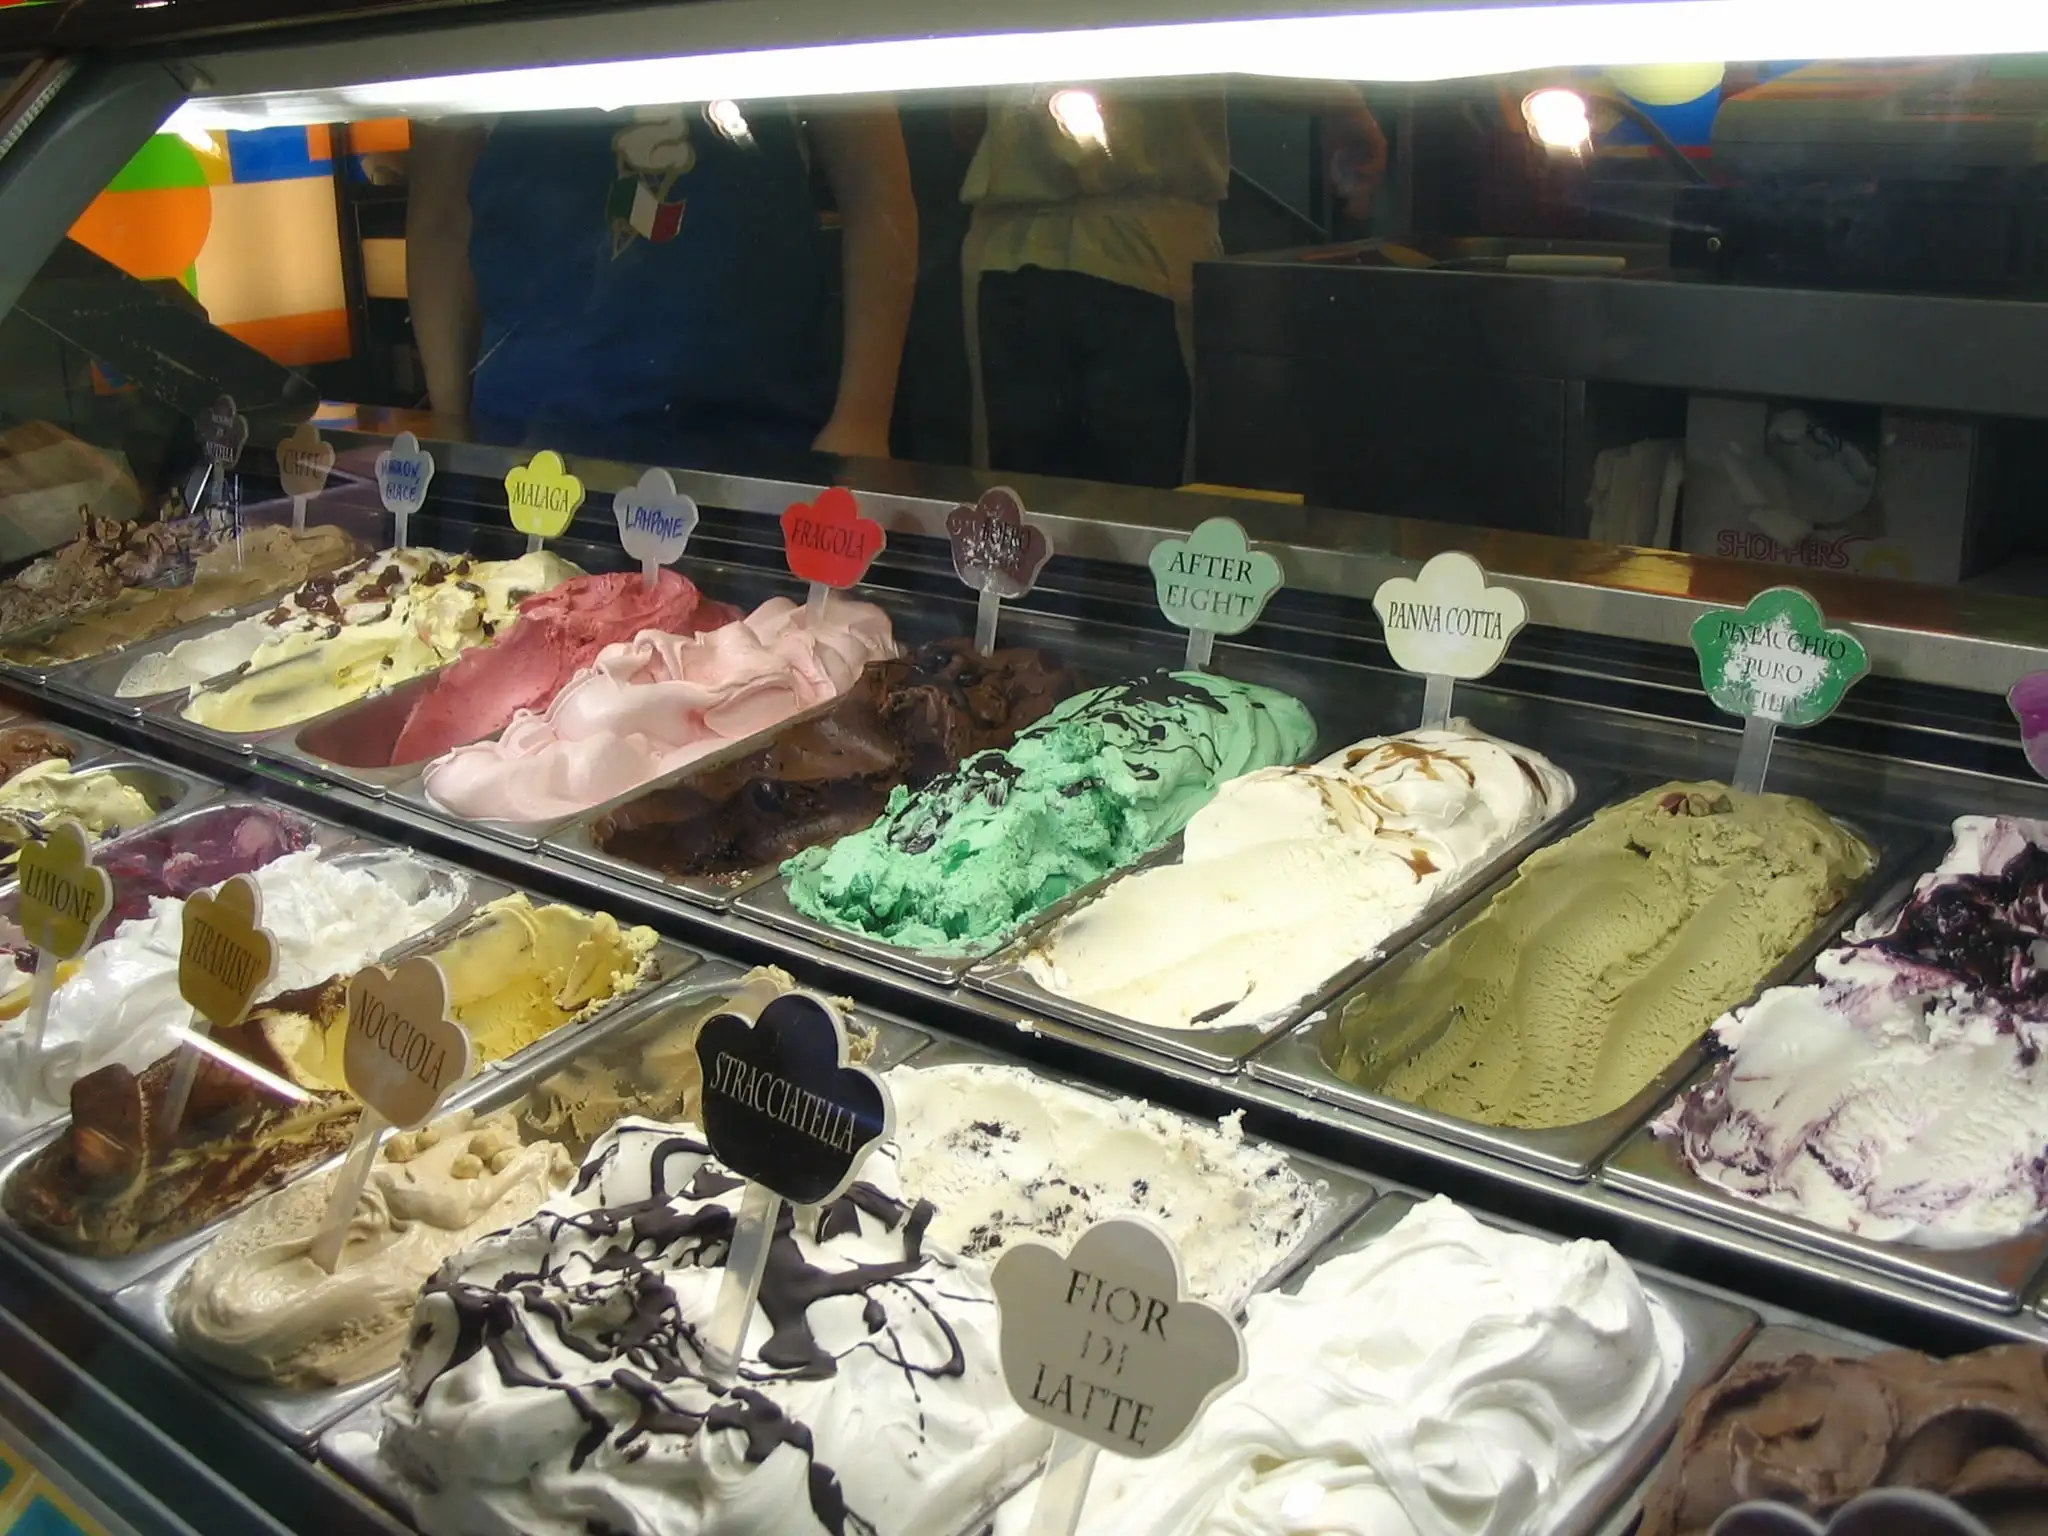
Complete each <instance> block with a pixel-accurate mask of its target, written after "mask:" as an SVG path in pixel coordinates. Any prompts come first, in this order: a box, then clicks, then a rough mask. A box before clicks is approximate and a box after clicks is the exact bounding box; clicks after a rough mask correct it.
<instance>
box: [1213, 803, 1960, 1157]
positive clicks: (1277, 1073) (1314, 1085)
mask: <svg viewBox="0 0 2048 1536" xmlns="http://www.w3.org/2000/svg"><path fill="white" fill-rule="evenodd" d="M1588 819H1590V818H1588ZM1837 820H1838V821H1839V822H1840V824H1841V825H1842V826H1844V827H1846V828H1847V829H1848V830H1850V831H1852V832H1855V833H1856V834H1857V835H1858V836H1859V837H1861V838H1863V840H1864V841H1865V842H1866V843H1868V844H1869V845H1870V846H1871V847H1872V848H1873V849H1875V850H1876V851H1877V854H1878V863H1877V866H1876V868H1875V869H1874V871H1873V872H1872V873H1871V874H1868V875H1866V876H1864V878H1863V879H1861V880H1859V881H1857V882H1855V883H1854V884H1853V885H1851V886H1850V887H1849V890H1848V892H1847V894H1846V895H1844V897H1843V898H1842V900H1841V901H1840V902H1839V903H1838V904H1837V905H1836V906H1835V907H1834V909H1833V910H1832V911H1830V912H1829V913H1828V914H1827V915H1826V916H1824V917H1822V918H1821V919H1820V920H1819V921H1817V922H1816V923H1815V924H1814V925H1813V926H1812V927H1811V928H1810V929H1809V930H1808V931H1807V934H1806V937H1805V938H1804V939H1802V940H1801V941H1800V943H1799V944H1798V945H1797V946H1796V947H1795V948H1794V949H1793V950H1792V952H1791V953H1790V954H1788V955H1787V956H1786V957H1785V958H1784V960H1782V961H1781V962H1780V963H1779V964H1778V965H1777V966H1776V967H1774V968H1773V969H1772V970H1771V971H1770V973H1769V974H1767V975H1765V976H1764V977H1763V978H1761V979H1760V980H1759V981H1758V983H1757V985H1756V986H1755V987H1754V988H1753V989H1752V990H1751V991H1750V992H1749V994H1748V995H1747V996H1746V997H1744V998H1743V999H1742V1000H1741V1001H1740V1002H1738V1003H1737V1004H1736V1006H1737V1007H1742V1006H1745V1005H1746V1004H1747V1003H1749V1002H1752V1001H1754V1000H1755V999H1756V997H1757V996H1758V995H1759V994H1761V993H1762V992H1764V991H1766V990H1767V989H1769V988H1771V987H1776V986H1783V985H1784V984H1785V983H1786V982H1788V981H1790V980H1791V979H1792V978H1793V977H1795V976H1797V975H1799V974H1800V973H1801V972H1802V971H1803V970H1804V969H1805V968H1806V967H1807V966H1808V965H1809V964H1810V963H1811V962H1812V959H1813V957H1814V956H1815V955H1816V954H1818V953H1819V952H1820V950H1822V949H1823V948H1825V947H1826V946H1827V945H1828V944H1830V943H1832V942H1833V941H1834V939H1835V936H1836V935H1837V934H1839V933H1840V932H1841V931H1842V930H1843V929H1844V928H1846V927H1847V926H1848V925H1849V924H1850V923H1852V922H1853V921H1855V919H1856V918H1857V917H1858V916H1859V915H1860V914H1861V913H1862V912H1863V911H1865V910H1866V908H1867V907H1868V906H1869V905H1870V904H1871V902H1872V900H1873V898H1874V897H1875V895H1876V893H1879V892H1883V891H1886V890H1887V889H1889V888H1890V886H1891V885H1892V883H1893V882H1894V881H1895V880H1896V879H1897V878H1898V875H1899V873H1900V872H1902V871H1903V870H1905V869H1908V868H1911V867H1914V864H1915V861H1916V859H1917V856H1918V854H1919V852H1920V850H1921V849H1922V848H1923V847H1924V846H1925V842H1926V839H1925V837H1924V836H1920V835H1917V834H1913V833H1909V832H1907V831H1906V830H1905V829H1904V828H1902V827H1888V829H1887V830H1890V831H1895V832H1897V833H1898V834H1899V836H1898V837H1897V843H1896V846H1894V847H1892V848H1890V849H1889V850H1887V848H1886V846H1885V844H1884V843H1883V841H1882V840H1880V839H1879V838H1877V837H1875V836H1873V835H1871V834H1870V833H1869V832H1867V831H1865V830H1864V829H1863V828H1862V827H1860V826H1859V825H1857V824H1856V823H1854V822H1853V821H1849V820H1844V819H1842V818H1839V817H1838V818H1837ZM1584 825H1585V822H1584V821H1581V822H1579V823H1577V824H1575V825H1574V826H1573V827H1572V828H1571V832H1577V831H1578V830H1580V828H1582V827H1583V826H1584ZM1569 835H1571V834H1570V833H1569V832H1568V833H1564V834H1561V837H1560V840H1562V837H1563V836H1569ZM1516 878H1517V877H1516V874H1515V873H1512V872H1511V873H1508V874H1506V875H1503V876H1502V877H1501V878H1499V879H1498V880H1496V881H1494V882H1493V883H1492V884H1491V885H1489V886H1487V887H1485V888H1484V889H1483V890H1480V891H1478V892H1476V893H1475V894H1473V895H1471V896H1469V897H1468V898H1467V899H1466V901H1465V902H1464V904H1463V905H1461V906H1460V907H1458V908H1457V909H1456V910H1455V911H1453V912H1452V913H1451V914H1450V915H1449V916H1448V917H1446V918H1445V919H1444V920H1443V921H1442V922H1441V923H1439V924H1438V925H1437V926H1436V928H1434V929H1433V930H1431V931H1430V932H1429V933H1428V934H1426V935H1424V936H1423V937H1422V938H1420V939H1417V940H1416V941H1415V942H1414V943H1412V944H1410V945H1409V946H1408V947H1407V948H1406V949H1404V950H1403V951H1401V952H1400V953H1399V954H1397V955H1395V956H1393V957H1392V958H1391V959H1390V960H1388V961H1387V962H1386V963H1385V964H1383V965H1382V966H1381V967H1380V968H1379V969H1378V970H1377V971H1375V972H1374V973H1373V974H1372V975H1371V976H1369V977H1367V978H1366V980H1365V981H1364V983H1363V984H1361V985H1360V986H1358V987H1356V988H1354V989H1353V990H1352V991H1351V992H1349V993H1346V994H1345V995H1344V996H1342V997H1339V998H1337V999H1336V1000H1335V1001H1333V1002H1332V1003H1330V1004H1329V1006H1328V1007H1326V1008H1324V1009H1322V1010H1321V1011H1319V1012H1317V1013H1315V1014H1313V1015H1311V1016H1310V1017H1309V1018H1307V1019H1305V1020H1303V1021H1302V1022H1301V1023H1300V1024H1298V1025H1296V1026H1295V1028H1294V1029H1293V1030H1292V1031H1291V1032H1289V1033H1288V1034H1285V1035H1283V1036H1281V1037H1280V1038H1279V1039H1277V1040H1275V1041H1274V1042H1273V1043H1272V1044H1270V1045H1268V1046H1267V1047H1265V1049H1263V1050H1262V1051H1260V1052H1259V1053H1258V1054H1256V1055H1254V1056H1253V1057H1252V1058H1251V1060H1250V1062H1249V1063H1248V1070H1249V1071H1250V1072H1251V1075H1252V1076H1253V1077H1255V1078H1258V1079H1259V1080H1260V1081H1262V1082H1268V1083H1274V1084H1277V1085H1278V1086H1280V1087H1283V1088H1289V1089H1292V1090H1293V1091H1294V1092H1296V1093H1299V1094H1303V1095H1305V1096H1306V1097H1308V1098H1310V1099H1314V1100H1319V1101H1321V1102H1322V1103H1324V1104H1328V1105H1333V1106H1335V1107H1336V1108H1338V1109H1341V1110H1349V1111H1353V1112H1354V1113H1355V1114H1357V1115H1359V1116H1362V1117H1364V1118H1365V1119H1366V1120H1369V1121H1370V1120H1379V1121H1391V1122H1393V1123H1395V1124H1398V1125H1402V1126H1405V1127H1407V1128H1409V1129H1411V1130H1417V1131H1421V1132H1423V1133H1425V1134H1427V1135H1431V1136H1434V1137H1437V1138H1438V1139H1439V1140H1442V1141H1447V1142H1451V1143H1454V1144H1456V1145H1459V1146H1463V1147H1469V1148H1471V1149H1472V1150H1474V1151H1477V1152H1483V1153H1486V1154H1488V1155H1489V1156H1492V1157H1498V1158H1502V1159H1504V1160H1506V1161H1508V1162H1513V1163H1520V1164H1522V1165H1523V1166H1525V1167H1530V1168H1535V1169H1538V1170H1540V1171H1541V1172H1544V1173H1548V1174H1553V1175H1555V1176H1557V1177H1559V1178H1563V1179H1569V1180H1572V1181H1573V1182H1577V1183H1583V1182H1585V1181H1586V1180H1588V1179H1590V1178H1591V1177H1592V1176H1593V1170H1594V1169H1595V1168H1596V1167H1597V1166H1598V1165H1599V1163H1600V1161H1601V1159H1602V1158H1604V1157H1605V1156H1606V1155H1607V1154H1608V1153H1609V1152H1611V1151H1613V1150H1614V1148H1615V1147H1616V1146H1618V1145H1620V1143H1621V1142H1622V1141H1623V1140H1624V1139H1626V1137H1627V1136H1628V1134H1629V1133H1630V1132H1631V1131H1633V1130H1634V1129H1635V1128H1636V1127H1637V1126H1638V1125H1640V1124H1641V1123H1642V1122H1643V1121H1644V1120H1645V1119H1647V1118H1648V1117H1649V1115H1650V1113H1651V1112H1652V1111H1653V1110H1655V1109H1656V1108H1657V1106H1658V1105H1660V1104H1662V1103H1663V1102H1664V1101H1665V1100H1666V1099H1667V1098H1669V1097H1670V1096H1671V1095H1672V1094H1673V1093H1675V1092H1676V1091H1677V1090H1678V1089H1679V1087H1680V1086H1682V1085H1683V1084H1684V1083H1685V1082H1687V1081H1688V1080H1689V1079H1690V1078H1691V1077H1692V1075H1693V1074H1694V1073H1695V1072H1697V1071H1698V1070H1699V1068H1700V1066H1701V1064H1702V1063H1703V1062H1704V1061H1705V1060H1706V1058H1707V1050H1708V1047H1707V1043H1706V1038H1705V1035H1704V1032H1703V1033H1702V1036H1701V1038H1700V1039H1698V1040H1696V1041H1694V1042H1693V1043H1692V1044H1691V1045H1690V1046H1688V1047H1686V1049H1684V1050H1683V1051H1681V1052H1680V1053H1679V1054H1678V1056H1677V1057H1676V1058H1674V1059H1673V1060H1672V1061H1671V1062H1670V1063H1669V1064H1668V1065H1667V1066H1666V1067H1665V1068H1664V1070H1663V1071H1661V1072H1659V1073H1658V1074H1657V1075H1656V1076H1655V1077H1654V1078H1652V1079H1651V1080H1650V1081H1649V1083H1647V1084H1646V1085H1645V1086H1644V1087H1643V1089H1642V1091H1641V1092H1639V1093H1637V1094H1636V1095H1635V1097H1634V1098H1632V1099H1630V1100H1629V1101H1628V1102H1627V1103H1626V1104H1623V1105H1621V1106H1620V1107H1619V1108H1617V1109H1614V1110H1610V1111H1609V1112H1608V1113H1607V1114H1604V1115H1601V1116H1599V1117H1598V1118H1596V1119H1592V1120H1586V1121H1582V1122H1580V1123H1579V1124H1577V1125H1567V1126H1558V1127H1554V1128H1551V1129H1547V1130H1536V1131H1525V1130H1514V1129H1508V1128H1502V1127H1496V1126H1489V1125H1481V1124H1479V1123H1477V1122H1476V1121H1471V1120H1464V1119H1460V1118H1458V1117H1457V1116H1455V1115H1448V1114H1442V1113H1439V1112H1437V1111H1435V1110H1429V1109H1422V1108H1419V1107H1418V1106H1416V1105H1413V1104H1409V1103H1406V1102H1404V1101H1403V1100H1400V1099H1396V1098H1393V1097H1391V1096H1389V1095H1385V1094H1380V1093H1375V1092H1373V1091H1371V1090H1370V1089H1366V1088H1362V1087H1360V1086H1359V1085H1357V1084H1356V1083H1352V1082H1349V1081H1347V1080H1346V1079H1344V1078H1342V1077H1339V1076H1338V1075H1337V1074H1336V1073H1335V1072H1334V1071H1332V1070H1331V1068H1330V1067H1329V1065H1328V1058H1327V1056H1326V1054H1325V1049H1324V1048H1325V1045H1326V1043H1327V1042H1328V1041H1329V1040H1330V1039H1331V1037H1332V1036H1333V1035H1334V1033H1335V1031H1336V1029H1337V1027H1338V1022H1339V1020H1340V1019H1341V1018H1342V1017H1343V1012H1344V1008H1345V1006H1346V1005H1347V1004H1348V1003H1349V1002H1350V1001H1351V1000H1353V999H1354V998H1358V997H1361V996H1363V995H1365V994H1367V993H1368V992H1370V991H1371V989H1373V988H1376V987H1384V986H1390V985H1392V984H1394V983H1395V982H1397V981H1398V980H1399V979H1400V977H1401V976H1402V974H1403V973H1404V972H1405V971H1406V969H1407V968H1408V967H1409V966H1411V965H1414V964H1415V963H1416V962H1417V961H1419V960H1420V959H1421V958H1422V957H1423V956H1424V955H1427V954H1429V953H1431V952H1432V951H1434V950H1436V949H1438V948H1440V947H1441V946H1442V945H1443V944H1445V943H1446V942H1448V941H1449V940H1450V939H1451V938H1452V937H1453V936H1454V935H1456V934H1457V933H1458V932H1459V931H1460V930H1462V929H1463V928H1465V927H1466V926H1467V925H1468V924H1469V923H1471V922H1472V921H1473V920H1474V919H1475V918H1477V917H1478V916H1479V915H1480V913H1482V912H1483V911H1485V910H1486V908H1487V907H1488V905H1489V904H1490V903H1491V902H1492V901H1493V899H1494V897H1496V896H1498V895H1499V894H1500V893H1501V892H1502V891H1503V890H1505V889H1506V888H1507V887H1508V886H1509V885H1510V884H1511V883H1512V882H1513V881H1514V880H1515V879H1516Z"/></svg>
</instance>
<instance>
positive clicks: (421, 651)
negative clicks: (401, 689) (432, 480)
mask: <svg viewBox="0 0 2048 1536" xmlns="http://www.w3.org/2000/svg"><path fill="white" fill-rule="evenodd" d="M579 574H580V572H579V571H578V570H577V568H576V567H575V566H573V565H571V564H569V562H568V561H566V560H563V559H562V558H560V557H559V556H557V555H552V554H549V553H547V552H546V551H542V552H541V553H539V554H531V555H524V556H522V557H520V558H519V559H517V560H501V561H485V562H481V563H475V564H472V563H470V562H467V561H457V562H455V563H454V564H453V565H450V566H446V567H436V568H434V570H432V571H430V572H426V573H422V574H421V575H420V576H418V577H416V578H415V579H414V580H413V581H412V582H411V583H410V584H409V585H406V586H404V587H402V588H401V589H400V590H399V592H398V595H397V596H395V597H394V598H393V599H392V600H391V601H390V602H389V603H388V604H387V605H386V607H387V609H388V611H386V612H385V613H384V614H383V616H382V617H376V618H359V619H351V620H348V621H345V622H343V623H340V624H338V625H336V626H334V627H332V629H331V630H329V629H322V630H317V631H307V630H293V631H291V632H290V633H287V634H281V635H278V636H275V637H273V638H271V639H268V640H265V641H264V642H263V644H262V645H260V646H259V647H258V648H257V650H256V652H255V654H254V655H253V656H251V657H250V659H249V671H248V672H247V673H246V674H245V675H244V676H242V677H240V678H239V679H237V680H236V681H234V682H232V683H229V684H227V685H226V686H224V687H220V688H218V689H212V690H206V691H202V692H200V693H198V694H195V695H194V696H193V698H192V699H191V700H190V701H189V702H188V703H187V704H186V705H185V707H184V709H183V711H182V712H181V713H182V714H183V715H184V717H185V718H186V719H187V720H191V721H193V722H195V723H196V724H199V725H205V726H211V727H212V728H213V729H215V730H218V731H227V732H232V733H235V734H252V733H258V732H263V731H272V730H277V729H280V728H281V727H283V726H287V725H293V724H296V723H297V722H299V721H301V720H309V719H311V718H312V717H313V716H315V715H319V714H324V713H326V712H327V711H328V710H330V709H335V708H338V707H339V706H341V705H343V704H350V703H353V702H355V701H356V700H357V699H360V698H363V697H364V696H366V695H368V694H370V693H372V692H374V691H376V690H377V689H380V688H389V687H392V686H394V685H395V684H398V683H402V682H406V681H408V680H410V679H412V678H415V677H419V676H421V675H422V674H423V673H426V672H430V671H432V670H434V669H435V668H436V667H439V666H442V665H443V664H445V663H446V662H448V661H451V660H453V659H454V658H455V657H456V656H457V655H459V654H460V653H461V652H463V651H465V650H467V649H469V648H470V647H471V646H474V645H480V644H482V643H483V642H484V641H486V640H488V639H490V638H491V636H492V635H494V634H496V633H497V631H498V630H499V629H500V628H502V627H503V626H504V625H505V624H507V623H509V622H510V621H511V618H512V614H513V610H514V609H515V608H516V607H517V606H518V604H519V603H520V602H521V601H522V600H524V599H525V598H527V597H529V596H531V595H532V594H534V593H536V592H545V591H547V590H548V589H549V588H551V587H555V586H558V585H560V584H561V583H562V582H564V581H567V580H569V579H570V578H571V577H573V576H576V575H579Z"/></svg>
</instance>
